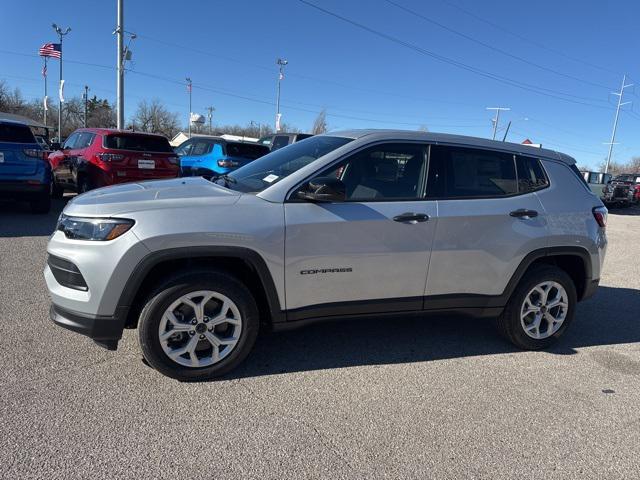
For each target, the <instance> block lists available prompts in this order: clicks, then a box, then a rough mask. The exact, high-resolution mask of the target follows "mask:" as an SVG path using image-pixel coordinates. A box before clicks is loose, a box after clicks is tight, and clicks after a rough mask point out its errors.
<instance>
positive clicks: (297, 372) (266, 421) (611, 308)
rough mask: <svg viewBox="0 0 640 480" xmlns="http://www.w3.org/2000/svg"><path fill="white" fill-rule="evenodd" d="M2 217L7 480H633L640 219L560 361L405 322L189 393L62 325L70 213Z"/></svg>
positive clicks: (349, 330) (460, 326)
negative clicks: (50, 285) (63, 217)
mask: <svg viewBox="0 0 640 480" xmlns="http://www.w3.org/2000/svg"><path fill="white" fill-rule="evenodd" d="M55 206H56V207H57V208H54V210H53V211H52V212H51V214H49V215H48V216H34V215H31V214H30V213H29V212H28V210H27V208H26V207H18V206H16V205H13V204H10V203H7V204H0V278H1V283H0V321H1V322H2V327H1V328H2V335H1V336H0V347H1V350H0V362H1V365H2V366H3V367H4V368H2V369H1V370H0V405H1V406H0V419H1V420H0V422H2V423H1V425H0V427H1V431H2V435H0V477H1V478H5V477H6V478H87V477H92V478H116V477H134V476H136V477H145V478H152V477H156V478H158V477H165V478H172V477H173V478H178V477H179V478H230V477H235V478H316V477H322V476H331V477H332V478H385V477H386V478H428V477H432V478H456V477H460V478H462V477H466V478H468V477H473V478H518V477H526V478H602V477H603V476H605V475H606V476H608V477H611V478H619V477H627V478H633V477H636V476H637V472H638V471H640V455H638V452H639V451H640V450H639V447H638V445H639V444H640V408H638V407H639V406H640V348H639V345H640V343H639V342H640V320H639V319H640V273H639V272H638V259H639V258H640V242H639V241H638V239H639V238H640V210H638V209H636V210H631V209H626V210H620V211H617V212H613V213H612V214H611V215H610V217H609V226H608V233H609V238H610V245H609V252H608V256H607V260H606V264H605V269H604V272H605V273H604V277H603V279H602V283H601V285H602V286H601V288H600V290H599V292H598V293H597V294H596V296H595V297H594V298H593V299H591V300H588V301H586V302H584V303H581V304H579V306H578V314H577V318H576V321H575V323H574V324H573V325H572V326H571V328H570V329H569V330H568V331H567V333H566V334H565V336H564V337H563V338H562V339H561V340H560V341H559V343H558V344H557V345H556V346H554V347H553V348H552V349H551V350H550V351H548V352H522V351H518V350H515V349H514V348H512V346H511V345H510V344H509V343H508V342H507V341H505V340H502V339H501V338H499V337H498V336H497V334H496V331H495V328H494V326H493V325H492V324H491V322H486V321H481V320H467V319H460V318H440V317H433V318H394V319H371V320H359V321H347V322H343V323H334V324H323V325H315V326H312V327H309V328H307V329H305V330H299V331H294V332H286V333H280V334H267V335H263V336H262V337H261V338H260V339H259V340H258V343H257V346H256V349H255V351H254V352H253V353H252V354H251V355H250V356H249V358H248V360H247V361H246V362H245V363H244V364H243V365H242V366H241V367H240V368H239V369H237V370H235V371H234V372H232V374H231V376H230V377H229V378H228V379H225V380H222V381H217V382H210V383H191V384H185V383H179V382H176V381H174V380H171V379H168V378H166V377H163V376H161V375H160V374H159V373H157V372H156V371H154V370H152V369H151V368H149V367H147V366H146V365H145V364H144V363H143V361H142V356H141V353H140V351H139V348H138V345H137V339H136V332H135V331H126V332H125V337H124V340H123V341H122V342H121V343H120V349H119V351H118V352H108V351H106V350H104V349H101V348H99V347H97V346H96V345H94V344H93V343H92V342H91V341H90V340H88V339H86V338H83V337H80V336H78V335H76V334H73V333H71V332H68V331H65V330H63V329H61V328H58V327H55V326H54V325H53V324H52V323H51V321H50V320H49V318H48V307H49V302H48V298H47V294H46V288H45V285H44V280H43V278H42V269H43V267H44V262H45V257H46V254H45V247H46V242H47V238H48V235H49V234H50V233H51V231H52V229H53V227H54V224H55V219H56V217H57V215H58V213H59V211H60V208H61V207H62V203H61V202H60V201H58V203H56V204H55Z"/></svg>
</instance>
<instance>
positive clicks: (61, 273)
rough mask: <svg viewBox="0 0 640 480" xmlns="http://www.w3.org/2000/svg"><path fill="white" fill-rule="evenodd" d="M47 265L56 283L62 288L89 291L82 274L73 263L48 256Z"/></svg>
mask: <svg viewBox="0 0 640 480" xmlns="http://www.w3.org/2000/svg"><path fill="white" fill-rule="evenodd" d="M47 263H48V264H49V268H50V269H51V273H52V274H53V276H54V277H55V279H56V281H57V282H58V283H59V284H60V285H62V286H63V287H67V288H72V289H74V290H81V291H83V292H86V291H87V290H89V287H88V286H87V282H86V281H85V279H84V277H83V276H82V273H80V270H79V269H78V267H76V266H75V264H74V263H73V262H70V261H69V260H65V259H63V258H60V257H56V256H54V255H49V258H48V259H47Z"/></svg>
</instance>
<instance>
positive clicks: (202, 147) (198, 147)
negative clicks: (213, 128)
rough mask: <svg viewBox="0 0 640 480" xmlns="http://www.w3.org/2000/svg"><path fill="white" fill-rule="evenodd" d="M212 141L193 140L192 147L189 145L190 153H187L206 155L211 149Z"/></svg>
mask: <svg viewBox="0 0 640 480" xmlns="http://www.w3.org/2000/svg"><path fill="white" fill-rule="evenodd" d="M213 145H214V143H213V142H208V141H206V140H205V141H200V142H194V143H193V147H191V153H190V154H189V155H206V154H207V153H210V152H211V150H213Z"/></svg>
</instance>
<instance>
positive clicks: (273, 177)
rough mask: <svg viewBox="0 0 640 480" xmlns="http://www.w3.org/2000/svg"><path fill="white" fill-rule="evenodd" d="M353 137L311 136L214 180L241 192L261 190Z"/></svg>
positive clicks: (344, 143)
mask: <svg viewBox="0 0 640 480" xmlns="http://www.w3.org/2000/svg"><path fill="white" fill-rule="evenodd" d="M351 141H352V139H351V138H344V137H330V136H325V135H320V136H317V137H312V138H308V139H306V140H304V141H302V142H297V143H294V144H293V145H290V146H288V147H287V148H283V149H280V150H276V151H274V152H271V153H269V154H268V155H265V156H264V157H260V158H258V159H257V160H254V161H253V162H251V163H248V164H246V165H245V166H243V167H240V168H239V169H237V170H235V171H233V172H231V173H230V174H229V175H227V176H226V177H225V178H221V179H219V180H214V181H215V182H216V183H218V182H219V183H220V184H222V185H225V186H227V188H230V189H233V190H238V191H240V192H253V193H257V192H261V191H262V190H264V189H266V188H268V187H270V186H271V185H275V184H276V183H278V182H279V181H280V180H282V179H283V178H286V177H288V176H289V175H291V174H292V173H294V172H297V171H298V170H300V169H301V168H302V167H306V166H307V165H309V164H310V163H311V162H314V161H316V160H317V159H318V158H320V157H323V156H324V155H326V154H328V153H330V152H332V151H333V150H336V149H337V148H340V147H342V146H343V145H346V144H347V143H349V142H351Z"/></svg>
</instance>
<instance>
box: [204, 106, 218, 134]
mask: <svg viewBox="0 0 640 480" xmlns="http://www.w3.org/2000/svg"><path fill="white" fill-rule="evenodd" d="M206 110H207V111H208V112H209V113H208V114H207V118H208V119H209V135H212V132H213V129H212V128H211V119H212V118H213V112H215V111H216V109H215V108H214V107H213V106H209V107H207V108H206Z"/></svg>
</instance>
